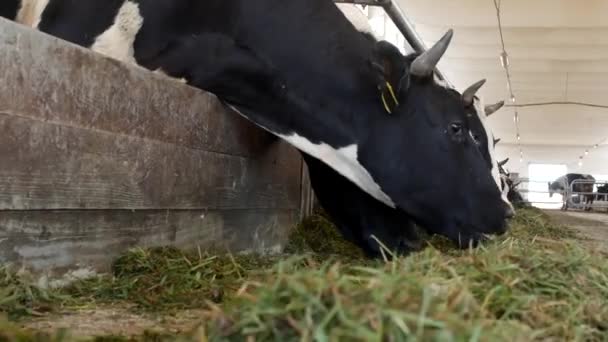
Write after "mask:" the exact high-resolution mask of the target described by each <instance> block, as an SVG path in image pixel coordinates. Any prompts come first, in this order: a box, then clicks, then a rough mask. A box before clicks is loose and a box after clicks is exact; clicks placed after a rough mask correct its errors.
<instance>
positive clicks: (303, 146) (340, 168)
mask: <svg viewBox="0 0 608 342" xmlns="http://www.w3.org/2000/svg"><path fill="white" fill-rule="evenodd" d="M277 136H279V137H281V138H282V139H284V140H285V141H287V142H289V143H290V144H292V145H293V146H295V147H297V148H298V149H299V150H301V151H302V152H305V153H308V154H310V155H311V156H313V157H315V158H317V159H319V160H321V161H323V162H324V163H325V164H327V165H329V166H331V167H332V168H333V169H334V170H336V171H337V172H338V173H339V174H341V175H342V176H344V177H346V178H347V179H349V180H350V181H351V182H353V183H355V184H357V185H358V186H359V187H360V188H361V189H363V190H364V191H365V192H367V193H368V194H370V195H371V196H373V197H374V198H375V199H377V200H378V201H380V202H382V203H384V204H386V205H388V206H389V207H391V208H395V203H393V201H392V200H391V199H390V197H389V196H388V195H387V194H385V193H384V192H383V191H382V189H380V186H379V185H378V183H376V181H374V179H373V178H372V176H371V175H370V174H369V172H368V171H367V170H366V169H365V168H364V167H363V165H361V164H360V163H359V161H358V159H357V156H358V147H357V145H349V146H346V147H342V148H339V149H335V148H333V147H331V146H329V145H327V144H324V143H322V144H313V143H312V142H310V141H309V140H308V139H306V138H304V137H301V136H299V135H297V134H292V135H290V136H285V135H281V134H277Z"/></svg>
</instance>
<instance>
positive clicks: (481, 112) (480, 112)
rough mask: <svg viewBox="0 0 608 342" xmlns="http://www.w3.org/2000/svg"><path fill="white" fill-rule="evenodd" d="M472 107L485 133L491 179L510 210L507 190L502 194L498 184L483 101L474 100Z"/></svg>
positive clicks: (497, 174) (492, 144) (496, 164)
mask: <svg viewBox="0 0 608 342" xmlns="http://www.w3.org/2000/svg"><path fill="white" fill-rule="evenodd" d="M473 105H474V107H475V112H476V113H477V116H478V117H479V120H480V121H481V124H482V125H483V129H484V131H485V134H486V138H487V141H488V146H487V148H488V154H489V155H490V160H491V161H492V177H493V178H494V181H495V182H496V186H498V191H500V192H501V194H502V200H503V201H504V202H505V203H507V204H508V205H509V206H510V207H511V208H513V205H512V204H511V202H510V201H509V199H508V198H507V194H508V190H507V192H506V193H505V192H503V191H502V190H503V189H502V186H501V184H500V171H499V169H498V161H497V160H496V156H495V153H494V152H495V151H494V134H492V130H491V129H490V126H489V125H488V121H487V120H486V119H487V116H486V112H485V108H484V105H483V101H482V100H481V99H477V98H476V99H475V100H473Z"/></svg>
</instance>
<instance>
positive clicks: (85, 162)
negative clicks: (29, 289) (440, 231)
mask: <svg viewBox="0 0 608 342" xmlns="http://www.w3.org/2000/svg"><path fill="white" fill-rule="evenodd" d="M304 174H305V172H304V171H303V162H302V159H301V157H300V155H299V153H298V152H297V151H296V150H295V149H293V148H291V147H290V146H288V145H286V144H285V143H283V142H281V141H279V140H278V139H276V138H274V137H273V136H271V135H270V134H267V133H266V132H264V131H262V130H261V129H258V128H257V127H254V126H253V125H252V124H251V123H249V122H248V121H246V120H245V119H243V118H241V117H240V116H238V115H237V114H235V113H233V112H231V111H228V110H226V109H225V108H224V107H223V106H222V105H221V104H220V103H219V102H218V101H217V99H216V98H215V97H214V96H213V95H211V94H207V93H204V92H202V91H199V90H197V89H194V88H191V87H188V86H186V85H184V84H181V83H179V82H177V81H175V80H172V79H169V78H167V77H164V76H161V75H157V74H153V73H151V72H149V71H147V70H144V69H141V68H139V67H136V66H127V65H125V64H122V63H120V62H117V61H115V60H112V59H110V58H106V57H104V56H102V55H100V54H96V53H93V52H91V51H89V50H86V49H83V48H80V47H78V46H75V45H73V44H70V43H67V42H65V41H62V40H59V39H56V38H54V37H51V36H49V35H46V34H43V33H40V32H37V31H34V30H31V29H29V28H26V27H24V26H21V25H18V24H15V23H13V22H9V21H7V20H4V19H0V263H4V262H19V263H24V264H26V265H27V266H29V267H31V268H33V269H34V270H41V271H42V270H57V269H72V268H75V267H88V266H92V267H95V268H98V269H104V268H106V267H107V266H108V265H109V261H110V260H111V259H112V258H114V257H115V256H116V255H117V254H119V253H121V252H124V251H125V250H126V249H127V248H128V247H132V246H153V245H165V244H173V245H176V246H178V247H195V246H201V247H213V248H218V247H223V246H226V247H228V248H230V249H231V250H234V251H243V250H248V251H271V250H277V249H279V248H280V247H281V246H282V244H283V243H284V242H285V239H286V236H287V233H288V230H289V229H290V228H291V227H293V225H294V224H295V223H296V221H297V220H298V219H300V218H301V215H302V214H305V212H303V211H306V210H308V209H307V208H309V207H310V204H309V202H310V197H311V196H310V191H309V186H308V183H307V178H305V177H303V175H304Z"/></svg>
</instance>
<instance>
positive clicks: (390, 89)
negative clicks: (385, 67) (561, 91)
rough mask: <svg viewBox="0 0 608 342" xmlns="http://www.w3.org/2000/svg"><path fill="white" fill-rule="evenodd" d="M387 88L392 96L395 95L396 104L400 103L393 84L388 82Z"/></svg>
mask: <svg viewBox="0 0 608 342" xmlns="http://www.w3.org/2000/svg"><path fill="white" fill-rule="evenodd" d="M386 88H388V91H389V93H391V96H392V97H393V101H395V104H396V105H399V101H397V96H395V91H394V90H393V87H392V86H391V84H390V83H388V82H386Z"/></svg>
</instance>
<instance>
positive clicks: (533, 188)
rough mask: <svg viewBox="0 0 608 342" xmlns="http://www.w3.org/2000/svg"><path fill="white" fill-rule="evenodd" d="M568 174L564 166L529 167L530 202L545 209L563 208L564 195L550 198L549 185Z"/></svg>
mask: <svg viewBox="0 0 608 342" xmlns="http://www.w3.org/2000/svg"><path fill="white" fill-rule="evenodd" d="M566 173H568V167H567V166H566V165H563V164H530V165H529V166H528V178H529V180H530V182H529V183H528V201H530V202H531V203H532V205H534V206H536V207H539V208H543V209H559V208H560V207H561V206H562V195H560V194H553V197H549V191H548V190H549V189H548V188H549V187H548V183H549V182H552V181H554V180H555V179H557V178H559V177H561V176H563V175H565V174H566Z"/></svg>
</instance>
